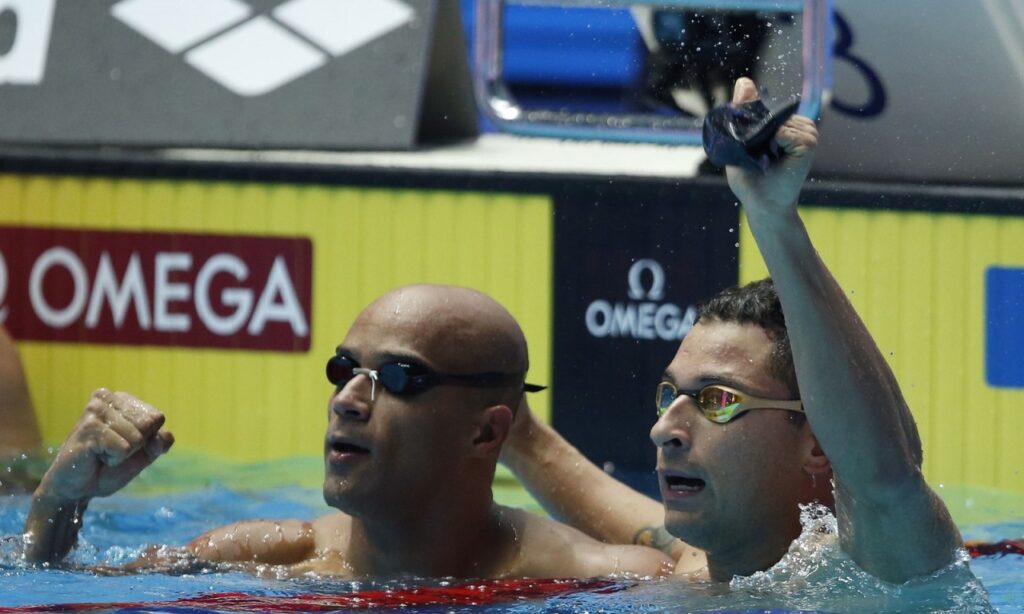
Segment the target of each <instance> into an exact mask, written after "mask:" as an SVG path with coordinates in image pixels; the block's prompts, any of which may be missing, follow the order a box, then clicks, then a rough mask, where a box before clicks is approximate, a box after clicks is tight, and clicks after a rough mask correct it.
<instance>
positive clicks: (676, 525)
mask: <svg viewBox="0 0 1024 614" xmlns="http://www.w3.org/2000/svg"><path fill="white" fill-rule="evenodd" d="M665 529H666V530H668V532H669V533H671V534H672V536H673V537H678V538H679V539H681V540H683V541H684V542H686V543H687V544H689V545H691V546H695V547H697V548H700V549H701V550H706V549H707V547H708V545H709V543H710V540H709V536H710V535H712V534H713V533H714V528H713V527H712V526H710V524H709V523H707V522H706V521H703V520H702V519H701V518H700V516H699V515H698V514H694V513H684V512H679V511H675V510H665Z"/></svg>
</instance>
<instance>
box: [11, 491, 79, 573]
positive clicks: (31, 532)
mask: <svg viewBox="0 0 1024 614" xmlns="http://www.w3.org/2000/svg"><path fill="white" fill-rule="evenodd" d="M88 504H89V501H88V500H87V499H85V500H81V501H61V500H58V499H56V498H54V497H52V496H51V495H50V494H48V493H45V492H42V490H41V489H37V490H36V494H35V495H33V497H32V505H31V507H30V509H29V513H28V519H27V520H26V521H25V537H26V542H25V560H27V561H29V562H31V563H50V562H56V561H60V560H61V559H63V558H64V557H65V556H66V555H67V553H68V552H70V551H71V549H72V548H74V546H75V544H76V543H77V541H78V531H79V530H80V529H81V528H82V515H83V514H85V509H86V507H87V506H88Z"/></svg>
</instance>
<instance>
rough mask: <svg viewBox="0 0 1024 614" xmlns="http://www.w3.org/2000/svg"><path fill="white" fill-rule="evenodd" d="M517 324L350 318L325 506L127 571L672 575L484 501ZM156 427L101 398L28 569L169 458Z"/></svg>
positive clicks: (46, 495) (45, 489)
mask: <svg viewBox="0 0 1024 614" xmlns="http://www.w3.org/2000/svg"><path fill="white" fill-rule="evenodd" d="M528 366H529V365H528V359H527V351H526V341H525V338H524V337H523V333H522V331H521V330H520V328H519V326H518V324H516V322H515V320H514V319H513V318H512V316H511V315H510V314H509V313H508V312H507V311H505V309H504V308H502V307H501V306H500V305H498V303H496V302H495V301H493V300H492V299H490V298H489V297H487V296H485V295H483V294H481V293H479V292H476V291H473V290H469V289H465V288H457V287H450V286H432V285H418V286H409V287H405V288H400V289H398V290H395V291H393V292H390V293H388V294H386V295H384V296H383V297H381V298H379V299H378V300H376V301H374V302H373V303H372V304H371V305H369V306H368V307H367V308H366V309H364V310H363V311H362V313H360V314H359V316H358V317H357V318H356V320H355V322H354V323H353V324H352V326H351V328H350V329H349V331H348V334H347V335H346V337H345V340H344V341H343V342H342V344H341V345H340V346H339V347H338V349H337V354H336V355H335V356H334V357H332V358H331V360H330V362H329V363H328V376H329V378H330V379H331V380H332V382H333V384H334V385H335V390H334V392H333V393H332V394H331V396H330V399H329V401H328V406H327V418H328V427H327V434H326V439H325V444H324V460H325V477H324V488H323V492H324V499H325V500H326V501H327V503H328V504H330V505H331V506H333V507H335V508H337V509H338V510H340V511H339V512H336V513H332V514H329V515H326V516H324V517H322V518H319V519H317V520H315V521H312V522H306V521H302V520H283V521H270V520H253V521H249V522H241V523H238V524H234V525H231V526H227V527H222V528H219V529H214V530H212V531H210V532H208V533H206V534H205V535H203V536H201V537H199V538H197V539H196V540H194V541H193V542H191V543H190V544H189V545H188V546H186V547H185V549H184V551H178V552H173V551H172V552H170V553H168V552H167V550H166V549H154V550H152V551H150V553H149V554H148V555H147V556H145V557H144V558H143V560H142V561H140V562H138V563H136V564H135V565H132V566H130V567H131V568H144V567H147V566H149V567H153V566H156V567H158V568H159V567H164V566H168V565H174V564H175V559H176V558H178V559H181V558H183V555H184V558H186V559H187V560H190V561H191V560H199V561H209V562H232V563H243V564H248V565H252V566H260V565H277V566H283V568H282V570H283V572H284V573H292V574H296V575H297V574H303V573H307V572H315V573H319V574H326V575H334V576H342V577H367V576H373V577H392V576H399V575H411V576H423V577H442V576H453V577H463V578H500V577H569V576H573V577H591V576H604V575H610V574H635V575H641V576H648V575H660V574H663V573H667V572H668V571H670V570H671V561H670V560H669V559H668V557H666V556H665V555H663V554H662V553H660V552H657V551H655V550H652V549H650V548H642V547H639V546H610V545H606V544H602V543H600V542H598V541H596V540H594V539H592V538H590V537H587V536H585V535H584V534H583V533H581V532H579V531H577V530H576V529H572V528H570V527H567V526H565V525H562V524H559V523H557V522H555V521H552V520H549V519H546V518H542V517H539V516H536V515H533V514H529V513H526V512H523V511H521V510H516V509H511V508H507V507H503V506H500V505H497V504H495V503H494V501H493V499H492V497H491V482H492V480H493V477H494V470H495V465H496V464H497V460H498V455H499V452H500V449H501V446H502V444H503V443H504V441H505V439H506V437H507V435H508V432H509V428H510V427H511V424H512V421H513V409H512V408H515V407H517V406H518V405H519V403H520V401H521V399H522V397H523V392H524V389H526V388H527V387H529V388H532V386H530V385H528V384H525V383H524V378H525V376H526V371H527V368H528ZM163 423H164V416H163V415H162V414H161V413H160V412H159V411H157V410H156V409H155V408H153V407H151V406H149V405H147V404H146V403H143V402H142V401H140V400H138V399H135V398H133V397H131V396H130V395H127V394H125V393H113V392H109V391H106V390H102V389H101V390H98V391H96V392H95V393H94V394H93V396H92V398H91V399H90V401H89V404H88V406H87V407H86V410H85V413H84V414H83V415H82V417H81V419H80V420H79V421H78V423H77V424H76V425H75V427H74V429H73V430H72V432H71V434H70V435H69V436H68V438H67V440H66V441H65V443H64V446H63V447H62V448H61V450H60V452H59V454H58V455H57V458H56V460H55V461H54V463H53V465H52V466H51V468H50V470H49V471H48V472H47V474H46V475H45V476H44V478H43V481H42V483H41V484H40V486H39V488H38V489H37V490H36V492H35V496H34V497H33V501H32V506H31V509H30V512H29V518H28V520H27V522H26V525H25V533H26V536H27V538H28V539H27V542H28V544H29V545H28V547H27V551H26V557H27V558H28V559H29V560H30V561H37V562H41V561H57V560H60V559H61V558H63V557H64V556H65V554H67V552H68V551H69V550H70V549H71V548H72V547H73V546H74V543H75V539H76V536H77V533H78V530H79V528H80V526H81V522H80V519H81V517H82V515H83V513H84V512H85V509H86V507H87V506H88V504H89V501H90V500H91V499H92V498H93V497H97V496H106V495H110V494H113V493H114V492H116V491H117V490H119V489H120V488H121V487H123V486H124V485H125V484H127V483H128V482H129V481H130V480H131V479H132V478H134V477H135V476H136V475H137V474H138V473H139V472H140V471H142V470H143V469H144V468H145V467H146V466H148V465H149V464H150V463H152V462H153V461H154V460H155V459H156V458H158V457H159V456H160V455H162V454H163V453H165V452H166V451H167V450H168V449H169V448H170V447H171V445H172V444H173V442H174V438H173V436H172V435H171V433H170V432H168V431H166V430H164V429H163V428H162V427H163Z"/></svg>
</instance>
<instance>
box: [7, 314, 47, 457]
mask: <svg viewBox="0 0 1024 614" xmlns="http://www.w3.org/2000/svg"><path fill="white" fill-rule="evenodd" d="M41 445H42V438H41V437H40V436H39V424H38V422H37V421H36V413H35V408H34V407H33V406H32V398H31V397H30V396H29V392H28V382H27V381H26V379H25V370H24V368H22V366H21V357H20V356H18V348H17V347H16V346H15V345H14V340H13V339H11V336H10V335H9V334H8V333H7V330H6V329H4V327H3V326H0V458H3V457H8V456H15V455H17V454H23V453H30V452H37V451H38V450H39V448H40V446H41Z"/></svg>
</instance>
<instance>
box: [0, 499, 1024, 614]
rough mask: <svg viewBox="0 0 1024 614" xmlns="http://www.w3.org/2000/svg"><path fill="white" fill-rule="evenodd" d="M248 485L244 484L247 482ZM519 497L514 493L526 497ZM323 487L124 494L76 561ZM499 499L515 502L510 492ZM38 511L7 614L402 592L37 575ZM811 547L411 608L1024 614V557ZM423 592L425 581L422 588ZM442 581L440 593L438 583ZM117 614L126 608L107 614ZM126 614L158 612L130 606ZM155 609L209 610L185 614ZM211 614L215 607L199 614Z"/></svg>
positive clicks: (9, 509) (1015, 527) (987, 530)
mask: <svg viewBox="0 0 1024 614" xmlns="http://www.w3.org/2000/svg"><path fill="white" fill-rule="evenodd" d="M242 481H244V480H242ZM517 496H521V495H517V494H510V495H505V496H504V498H506V499H507V498H509V497H512V498H515V497H517ZM320 497H321V496H320V491H319V489H318V488H317V487H315V486H310V485H306V486H290V487H279V488H272V489H265V490H244V491H243V490H232V489H229V488H226V487H223V486H207V487H203V488H200V489H194V490H190V491H187V492H171V493H168V492H163V493H159V492H157V493H153V492H149V493H146V492H144V491H143V492H141V493H140V492H139V491H138V490H136V491H133V492H132V493H129V494H120V495H118V496H115V497H111V498H109V499H100V500H96V501H94V502H93V504H92V505H91V507H90V509H89V512H88V513H87V516H86V528H85V529H84V530H83V532H82V536H81V541H80V547H79V548H78V549H77V550H76V551H75V552H74V553H73V555H72V557H71V559H70V562H71V563H72V564H73V565H90V564H95V563H103V564H113V565H118V564H122V563H125V562H128V561H130V560H132V559H133V558H135V557H136V556H137V555H138V554H139V552H140V550H141V548H142V546H143V545H145V544H152V543H161V544H171V545H178V544H183V543H185V542H187V541H189V540H190V539H192V538H193V537H195V536H196V535H198V534H200V533H202V532H203V531H206V530H208V529H210V528H212V527H214V526H219V525H222V524H225V523H230V522H234V521H237V520H243V519H250V518H256V517H263V518H290V517H294V518H314V517H316V516H319V515H321V514H323V513H326V512H327V511H328V509H327V508H326V506H325V505H324V504H323V502H322V500H321V498H320ZM498 498H499V500H501V499H502V498H503V495H502V494H501V493H499V496H498ZM27 509H28V498H27V497H26V496H24V495H21V496H10V497H3V498H0V535H2V536H3V537H0V611H2V609H3V608H5V607H7V608H9V607H16V606H31V605H42V604H58V603H74V602H79V603H81V602H88V603H109V602H159V601H169V600H174V599H180V598H189V597H195V596H199V595H204V594H208V593H222V592H243V593H247V594H249V595H262V596H271V597H274V596H289V595H297V594H310V593H316V594H323V595H332V594H335V595H336V594H341V593H353V592H360V591H367V590H371V589H372V590H376V589H384V590H389V589H400V588H402V587H403V586H405V585H408V584H410V582H403V583H401V584H398V583H395V582H392V583H386V584H370V583H367V582H343V581H338V580H324V579H316V578H303V579H280V578H275V577H274V574H273V570H269V572H268V574H267V575H268V577H254V576H252V575H248V574H243V573H239V572H233V571H217V572H214V571H209V572H202V573H197V574H191V575H177V576H171V575H165V574H137V575H128V576H97V575H94V574H92V573H88V572H83V571H72V570H69V569H54V570H44V569H33V568H28V567H26V566H25V565H24V564H23V563H21V562H20V560H19V551H20V546H21V542H20V536H19V535H18V534H19V533H20V530H21V527H22V525H23V523H24V519H25V514H26V512H27ZM964 534H965V537H966V538H968V539H986V540H997V539H1003V538H1007V537H1019V536H1021V535H1024V521H1011V522H995V523H987V524H983V525H977V526H968V527H965V530H964ZM808 537H809V539H808V540H807V541H806V542H804V543H803V544H802V546H801V549H800V550H801V551H800V552H796V553H794V554H792V556H791V557H788V559H789V560H788V562H787V559H784V560H783V564H782V565H779V566H777V567H776V568H775V569H773V570H770V571H769V572H767V573H766V574H761V575H756V576H752V577H750V578H745V579H742V580H738V581H734V582H733V584H732V586H731V587H728V588H726V587H723V586H722V585H697V586H685V585H682V584H680V583H677V582H672V581H637V582H633V581H629V582H626V581H619V582H616V583H613V584H612V586H611V590H609V589H608V587H605V588H604V589H603V590H589V591H588V590H582V591H579V592H574V593H569V594H562V595H558V596H551V597H545V598H539V599H532V600H526V601H519V600H515V601H509V602H505V603H500V604H491V605H489V606H486V607H482V606H467V605H459V606H456V607H452V606H450V605H449V606H436V605H435V606H426V607H410V608H402V609H401V611H403V612H409V611H416V612H441V611H444V612H448V611H467V612H469V611H483V610H486V611H488V612H580V613H582V612H621V611H644V612H665V611H672V612H689V611H744V612H751V611H758V612H765V611H831V612H841V611H842V612H845V611H849V612H866V611H871V612H881V611H894V612H895V611H905V612H921V611H957V612H961V611H991V610H989V609H988V606H987V605H986V604H985V602H984V600H983V599H982V598H980V597H979V595H980V594H983V593H984V591H985V590H987V592H988V595H989V602H990V603H991V607H992V609H994V610H996V611H999V612H1007V613H1019V614H1024V557H1020V556H1005V557H989V558H981V559H975V560H974V561H972V562H971V563H970V569H971V570H972V571H973V572H974V574H975V575H976V576H977V578H978V579H980V581H981V582H982V583H983V584H984V589H981V588H980V587H977V586H975V587H973V589H972V588H971V587H969V588H968V589H964V588H963V586H964V582H963V579H964V575H965V573H966V572H965V571H964V570H962V569H961V570H960V571H957V570H951V571H948V572H946V574H945V576H944V577H942V578H938V579H933V580H931V581H929V582H922V583H919V584H918V585H914V584H913V583H912V584H910V585H905V586H903V587H899V588H898V589H897V588H894V587H890V586H886V585H883V584H881V583H878V582H875V581H873V580H872V579H871V578H870V577H867V576H865V575H864V574H862V573H860V572H859V570H857V569H856V567H855V566H853V565H852V563H850V562H849V561H848V559H844V558H843V557H842V556H841V555H839V554H838V552H837V550H836V549H834V548H833V549H831V550H830V547H829V546H828V545H827V544H825V545H822V544H818V543H816V542H817V541H818V540H820V539H825V538H824V537H820V535H819V536H817V537H815V536H811V535H810V534H808ZM413 584H415V583H414V582H413ZM433 584H435V585H436V582H434V583H433ZM106 611H116V610H109V609H108V610H106ZM125 611H151V610H149V609H148V608H147V609H144V610H125ZM153 611H176V612H184V611H189V612H193V611H197V610H190V609H185V608H179V609H174V608H171V609H169V610H153ZM199 611H204V610H199Z"/></svg>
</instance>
